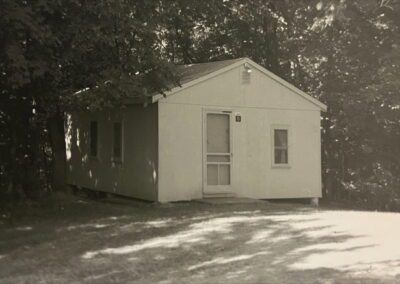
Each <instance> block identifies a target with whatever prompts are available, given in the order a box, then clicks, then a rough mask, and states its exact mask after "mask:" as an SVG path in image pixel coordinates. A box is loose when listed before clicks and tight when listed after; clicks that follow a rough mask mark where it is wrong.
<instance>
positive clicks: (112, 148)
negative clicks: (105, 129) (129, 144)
mask: <svg viewBox="0 0 400 284" xmlns="http://www.w3.org/2000/svg"><path fill="white" fill-rule="evenodd" d="M114 123H120V124H121V158H116V157H115V156H114V143H115V141H114ZM124 156H125V127H124V120H123V119H121V120H114V121H113V122H112V142H111V162H112V163H113V164H122V163H123V162H124Z"/></svg>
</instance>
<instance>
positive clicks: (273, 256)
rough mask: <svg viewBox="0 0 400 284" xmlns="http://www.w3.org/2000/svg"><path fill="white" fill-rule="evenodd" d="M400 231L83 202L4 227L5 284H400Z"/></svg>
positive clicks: (277, 214) (329, 215) (330, 213)
mask: <svg viewBox="0 0 400 284" xmlns="http://www.w3.org/2000/svg"><path fill="white" fill-rule="evenodd" d="M35 210H36V209H35ZM399 226H400V214H395V213H376V212H356V211H335V210H323V209H320V210H315V209H312V208H308V207H303V206H301V205H283V204H270V203H259V204H244V205H218V206H215V205H207V204H200V203H178V204H172V205H154V204H146V203H140V202H133V201H129V202H122V204H121V203H119V202H117V203H115V202H114V201H110V200H107V201H101V202H99V201H88V200H80V199H74V200H70V201H68V202H64V203H62V204H61V205H60V206H58V207H57V206H56V207H55V208H52V209H51V210H47V211H46V210H44V211H43V212H39V213H38V212H36V211H35V214H31V215H30V216H29V217H24V218H21V219H20V220H18V221H17V222H15V223H14V224H13V225H10V224H7V223H6V222H5V221H3V224H0V283H82V282H83V283H171V284H175V283H296V284H297V283H400V229H399Z"/></svg>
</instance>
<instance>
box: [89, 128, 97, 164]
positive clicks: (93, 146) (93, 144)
mask: <svg viewBox="0 0 400 284" xmlns="http://www.w3.org/2000/svg"><path fill="white" fill-rule="evenodd" d="M97 137H98V129H97V121H91V122H90V155H91V156H93V157H97V143H98V141H97Z"/></svg>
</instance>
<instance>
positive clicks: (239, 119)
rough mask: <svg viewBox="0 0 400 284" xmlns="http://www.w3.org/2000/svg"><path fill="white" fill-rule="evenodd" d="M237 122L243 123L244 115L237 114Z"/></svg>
mask: <svg viewBox="0 0 400 284" xmlns="http://www.w3.org/2000/svg"><path fill="white" fill-rule="evenodd" d="M235 121H236V122H241V121H242V115H241V114H240V113H238V112H237V113H235Z"/></svg>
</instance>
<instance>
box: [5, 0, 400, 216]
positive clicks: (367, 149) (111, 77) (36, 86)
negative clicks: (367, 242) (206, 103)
mask: <svg viewBox="0 0 400 284" xmlns="http://www.w3.org/2000/svg"><path fill="white" fill-rule="evenodd" d="M0 13H1V17H0V26H1V29H0V46H1V49H0V84H1V88H0V89H1V97H0V127H1V131H0V147H1V149H0V151H1V152H0V154H1V160H0V178H1V180H0V186H1V187H2V192H6V191H8V192H14V193H15V192H20V193H21V192H23V193H24V194H25V195H29V194H31V193H33V192H39V193H40V192H43V189H45V190H49V189H50V188H51V186H50V185H51V184H52V186H53V188H60V187H62V184H63V176H62V172H63V159H64V157H63V153H64V148H63V147H64V145H63V138H62V137H63V133H62V122H63V115H62V113H63V111H64V110H65V109H66V108H69V107H72V106H73V107H84V108H88V109H98V108H103V107H108V106H118V105H119V104H120V103H121V102H122V100H123V99H124V98H125V97H127V96H145V95H146V94H148V93H150V92H152V91H154V90H156V91H161V92H162V91H163V90H165V89H166V88H167V86H171V84H174V83H175V84H176V83H177V82H176V79H175V78H174V76H173V74H172V73H171V68H170V63H174V64H182V63H197V62H207V61H214V60H220V59H229V58H236V57H244V56H248V57H250V58H251V59H253V60H254V61H256V62H258V63H259V64H261V65H263V66H265V67H266V68H268V69H270V70H271V71H273V72H274V73H276V74H278V75H280V76H282V77H283V78H285V79H286V80H288V81H290V82H292V83H293V84H294V85H296V86H298V87H299V88H301V89H303V90H304V91H306V92H308V93H310V94H311V95H313V96H315V97H317V98H319V99H320V100H321V101H323V102H324V103H326V104H327V105H328V112H326V113H324V114H323V117H322V127H323V129H322V135H323V183H324V194H325V196H326V197H327V198H330V199H340V200H343V199H345V200H351V201H354V202H357V203H360V204H361V205H366V206H369V207H370V208H374V209H396V208H397V209H399V208H400V188H399V185H400V180H399V177H400V167H399V165H400V161H399V159H400V96H399V91H398V90H399V85H400V30H399V29H400V4H399V2H398V1H394V0H393V1H391V0H352V1H350V0H309V1H305V0H300V1H287V0H267V1H266V0H210V1H194V0H171V1H164V0H157V1H155V0H153V1H151V0H147V1H145V0H142V1H137V0H136V1H134V0H102V1H81V0H57V1H50V0H32V1H23V0H14V1H11V0H0ZM80 90H85V91H84V92H80ZM57 153H58V155H57ZM57 173H58V174H57ZM57 181H58V183H57ZM35 188H36V189H38V190H35ZM20 193H19V194H20Z"/></svg>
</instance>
